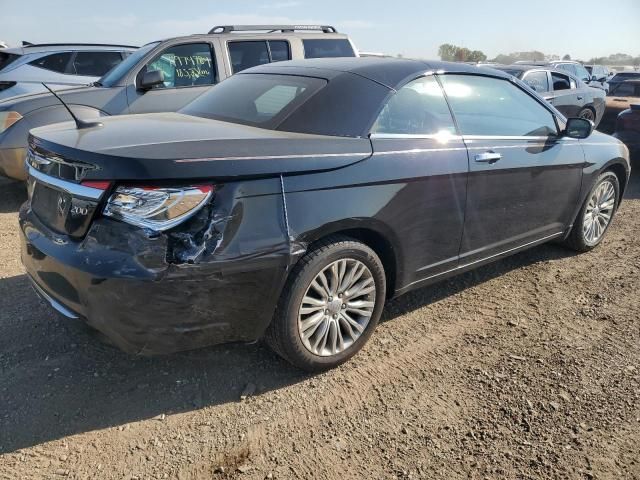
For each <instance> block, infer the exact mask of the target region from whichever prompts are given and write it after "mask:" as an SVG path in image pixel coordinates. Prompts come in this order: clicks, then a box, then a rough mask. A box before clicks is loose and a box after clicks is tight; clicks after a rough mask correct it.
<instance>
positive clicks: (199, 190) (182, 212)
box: [103, 185, 214, 232]
mask: <svg viewBox="0 0 640 480" xmlns="http://www.w3.org/2000/svg"><path fill="white" fill-rule="evenodd" d="M213 192H214V187H213V186H211V185H204V186H189V187H176V188H165V187H118V188H116V190H115V192H114V193H113V194H112V195H111V197H109V200H108V201H107V205H106V206H105V208H104V211H103V214H104V215H106V216H108V217H112V218H115V219H118V220H121V221H123V222H127V223H130V224H132V225H136V226H138V227H143V228H149V229H151V230H154V231H158V232H161V231H164V230H168V229H170V228H173V227H175V226H176V225H179V224H180V223H182V222H184V221H185V220H187V219H188V218H190V217H192V216H193V215H194V214H195V213H197V212H198V210H200V209H201V208H202V207H203V206H204V205H205V204H206V203H207V201H208V200H209V199H210V198H211V196H212V195H213Z"/></svg>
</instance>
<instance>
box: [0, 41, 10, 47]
mask: <svg viewBox="0 0 640 480" xmlns="http://www.w3.org/2000/svg"><path fill="white" fill-rule="evenodd" d="M0 48H9V45H7V43H6V42H2V41H0Z"/></svg>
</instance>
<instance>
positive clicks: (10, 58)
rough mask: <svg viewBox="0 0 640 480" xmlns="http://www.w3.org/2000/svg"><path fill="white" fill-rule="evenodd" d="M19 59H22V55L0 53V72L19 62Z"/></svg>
mask: <svg viewBox="0 0 640 480" xmlns="http://www.w3.org/2000/svg"><path fill="white" fill-rule="evenodd" d="M18 58H20V55H17V54H15V53H6V52H3V51H0V70H2V69H3V68H4V67H6V66H7V65H9V64H10V63H12V62H14V61H15V60H17V59H18Z"/></svg>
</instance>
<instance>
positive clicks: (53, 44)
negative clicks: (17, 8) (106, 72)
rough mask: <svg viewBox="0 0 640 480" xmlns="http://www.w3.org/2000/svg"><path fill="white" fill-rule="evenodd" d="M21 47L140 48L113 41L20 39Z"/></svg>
mask: <svg viewBox="0 0 640 480" xmlns="http://www.w3.org/2000/svg"><path fill="white" fill-rule="evenodd" d="M22 46H23V47H68V46H75V47H123V48H140V47H137V46H135V45H118V44H114V43H75V42H69V43H31V42H27V41H24V40H23V41H22Z"/></svg>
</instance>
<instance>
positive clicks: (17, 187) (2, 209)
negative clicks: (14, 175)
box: [0, 178, 27, 213]
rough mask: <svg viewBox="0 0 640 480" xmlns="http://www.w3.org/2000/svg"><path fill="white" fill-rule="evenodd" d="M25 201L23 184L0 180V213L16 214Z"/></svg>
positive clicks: (24, 185)
mask: <svg viewBox="0 0 640 480" xmlns="http://www.w3.org/2000/svg"><path fill="white" fill-rule="evenodd" d="M26 199H27V187H26V184H25V183H24V182H14V181H12V180H7V179H6V178H0V213H12V212H17V211H18V210H19V209H20V205H22V204H23V203H24V202H25V200H26Z"/></svg>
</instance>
